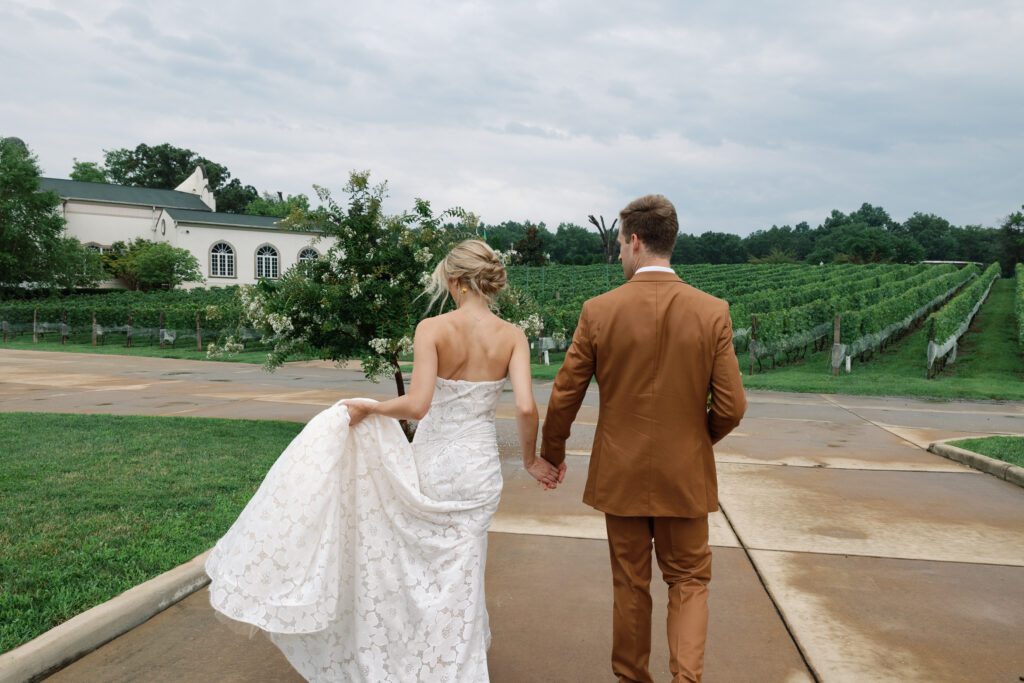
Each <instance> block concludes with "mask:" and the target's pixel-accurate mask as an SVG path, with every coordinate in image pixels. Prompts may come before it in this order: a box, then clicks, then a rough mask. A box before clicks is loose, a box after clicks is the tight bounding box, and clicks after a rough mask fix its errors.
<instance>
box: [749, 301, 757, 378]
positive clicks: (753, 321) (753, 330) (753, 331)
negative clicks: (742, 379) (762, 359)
mask: <svg viewBox="0 0 1024 683" xmlns="http://www.w3.org/2000/svg"><path fill="white" fill-rule="evenodd" d="M755 341H757V316H756V315H752V316H750V341H749V342H747V355H748V356H750V374H751V375H753V374H754V361H755V360H757V356H756V354H755V353H754V342H755Z"/></svg>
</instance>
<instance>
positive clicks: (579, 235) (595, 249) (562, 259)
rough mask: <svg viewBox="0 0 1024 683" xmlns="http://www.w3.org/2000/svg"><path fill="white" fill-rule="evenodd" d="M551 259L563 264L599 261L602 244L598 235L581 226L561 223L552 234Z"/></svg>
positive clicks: (601, 258)
mask: <svg viewBox="0 0 1024 683" xmlns="http://www.w3.org/2000/svg"><path fill="white" fill-rule="evenodd" d="M550 253H551V260H552V261H554V262H555V263H561V264H564V265H579V266H583V265H588V264H591V263H601V262H602V261H603V260H604V259H603V254H604V245H603V244H602V242H601V237H600V235H597V234H595V233H594V232H593V231H591V230H587V229H586V228H584V227H583V226H580V225H574V224H572V223H562V224H561V225H559V226H558V230H557V231H555V234H554V235H553V236H552V239H551V244H550Z"/></svg>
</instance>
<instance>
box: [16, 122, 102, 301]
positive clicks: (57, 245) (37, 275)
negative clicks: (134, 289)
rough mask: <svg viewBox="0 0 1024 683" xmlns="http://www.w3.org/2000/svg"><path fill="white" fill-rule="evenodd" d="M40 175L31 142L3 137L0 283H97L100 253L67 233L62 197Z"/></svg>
mask: <svg viewBox="0 0 1024 683" xmlns="http://www.w3.org/2000/svg"><path fill="white" fill-rule="evenodd" d="M39 175H40V174H39V165H38V164H37V162H36V158H35V155H33V154H32V153H31V152H30V151H29V149H28V148H27V147H26V146H25V143H23V142H22V141H21V140H18V139H17V138H0V286H7V287H16V286H18V285H21V284H22V283H31V284H33V285H35V286H42V287H67V286H88V285H93V284H95V283H96V282H97V281H98V277H99V275H100V274H101V273H102V271H101V270H100V267H99V262H98V260H97V257H96V255H95V254H93V253H92V252H89V251H88V250H86V249H85V248H84V247H83V246H82V245H81V244H80V243H79V242H78V240H75V239H73V238H69V237H66V236H64V234H63V233H64V218H63V217H62V216H61V215H60V212H59V206H60V197H58V196H57V195H56V194H55V193H53V192H40V191H39Z"/></svg>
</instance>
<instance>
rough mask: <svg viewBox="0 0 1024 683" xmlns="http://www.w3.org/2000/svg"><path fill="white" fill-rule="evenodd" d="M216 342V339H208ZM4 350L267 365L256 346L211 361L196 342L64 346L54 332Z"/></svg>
mask: <svg viewBox="0 0 1024 683" xmlns="http://www.w3.org/2000/svg"><path fill="white" fill-rule="evenodd" d="M208 341H214V340H208ZM0 348H11V349H18V350H27V351H63V352H66V353H108V354H114V355H141V356H147V357H152V358H183V359H185V360H224V361H227V362H253V364H260V365H261V364H263V361H265V360H266V349H263V348H260V347H258V346H257V347H256V348H255V349H253V350H251V351H242V352H241V353H236V354H233V355H228V354H226V353H225V354H224V355H222V356H220V357H216V358H207V356H206V350H202V351H197V350H196V341H195V340H190V341H182V342H179V343H177V344H176V345H175V347H174V348H172V347H171V346H164V347H163V348H161V347H160V345H159V344H137V345H135V346H131V347H127V346H125V345H124V342H123V341H111V342H108V343H106V344H98V345H96V346H93V345H92V343H91V342H90V341H88V340H80V341H75V342H71V341H69V343H67V344H61V343H60V338H59V337H57V336H55V335H53V334H52V333H50V334H49V335H47V338H46V339H42V340H40V341H39V342H37V343H35V344H34V343H32V335H31V334H30V335H18V336H17V337H16V338H14V339H8V340H7V341H6V342H3V341H0ZM315 357H316V356H314V355H311V354H304V353H296V354H295V355H294V356H292V357H291V358H290V360H310V359H313V358H315Z"/></svg>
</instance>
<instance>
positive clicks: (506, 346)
mask: <svg viewBox="0 0 1024 683" xmlns="http://www.w3.org/2000/svg"><path fill="white" fill-rule="evenodd" d="M434 321H435V337H434V339H435V342H434V344H435V348H436V349H437V376H438V377H443V378H446V379H463V380H468V381H473V382H480V381H488V380H496V379H501V378H502V377H505V376H506V375H507V374H508V369H509V363H510V361H511V359H512V352H513V350H514V349H515V346H516V342H517V341H518V340H519V335H518V334H517V333H518V328H516V327H515V326H514V325H512V324H510V323H507V322H505V321H504V320H502V319H501V318H499V317H498V316H496V315H494V314H493V313H491V312H489V311H487V312H483V313H479V312H476V311H462V310H458V311H452V312H451V313H445V314H443V315H439V316H437V317H435V318H434Z"/></svg>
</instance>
